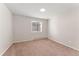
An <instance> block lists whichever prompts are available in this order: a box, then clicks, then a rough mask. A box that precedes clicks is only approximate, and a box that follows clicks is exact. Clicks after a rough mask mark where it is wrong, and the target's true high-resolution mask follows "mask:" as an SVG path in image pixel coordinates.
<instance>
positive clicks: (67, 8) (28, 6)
mask: <svg viewBox="0 0 79 59" xmlns="http://www.w3.org/2000/svg"><path fill="white" fill-rule="evenodd" d="M5 5H6V6H7V7H8V8H9V9H10V11H11V12H12V13H14V14H19V15H24V16H31V17H38V18H45V19H49V18H52V17H53V16H56V15H62V14H67V13H71V12H72V11H74V10H75V9H76V8H78V7H79V4H74V3H72V4H71V3H70V4H69V3H6V4H5ZM41 8H45V9H46V11H45V12H40V9H41Z"/></svg>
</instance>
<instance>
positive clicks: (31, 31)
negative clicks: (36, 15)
mask: <svg viewBox="0 0 79 59" xmlns="http://www.w3.org/2000/svg"><path fill="white" fill-rule="evenodd" d="M33 22H38V23H39V24H40V31H33V29H32V28H33V26H32V23H33ZM31 32H42V22H41V21H32V22H31Z"/></svg>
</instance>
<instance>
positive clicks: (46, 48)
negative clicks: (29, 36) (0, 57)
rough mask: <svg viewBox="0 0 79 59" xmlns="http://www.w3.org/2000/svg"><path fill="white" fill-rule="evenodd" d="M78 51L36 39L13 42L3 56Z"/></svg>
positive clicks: (65, 54) (68, 54)
mask: <svg viewBox="0 0 79 59" xmlns="http://www.w3.org/2000/svg"><path fill="white" fill-rule="evenodd" d="M78 55H79V51H76V50H73V49H71V48H69V47H66V46H64V45H61V44H59V43H56V42H54V41H51V40H49V39H38V40H33V41H29V42H21V43H15V44H13V45H12V46H11V47H10V48H9V49H8V50H7V52H6V53H5V54H4V56H78Z"/></svg>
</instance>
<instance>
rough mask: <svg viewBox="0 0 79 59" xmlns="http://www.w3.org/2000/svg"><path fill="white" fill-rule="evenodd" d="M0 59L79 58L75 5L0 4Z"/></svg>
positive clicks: (78, 16) (78, 8)
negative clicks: (13, 58) (3, 58)
mask: <svg viewBox="0 0 79 59" xmlns="http://www.w3.org/2000/svg"><path fill="white" fill-rule="evenodd" d="M0 55H1V56H79V3H0Z"/></svg>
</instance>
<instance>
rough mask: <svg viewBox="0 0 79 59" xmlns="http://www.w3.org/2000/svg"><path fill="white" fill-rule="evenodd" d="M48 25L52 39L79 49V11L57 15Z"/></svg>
mask: <svg viewBox="0 0 79 59" xmlns="http://www.w3.org/2000/svg"><path fill="white" fill-rule="evenodd" d="M48 26H49V38H50V39H52V40H55V41H57V42H59V43H61V44H64V45H66V46H69V47H71V48H74V49H76V50H79V11H75V10H74V11H73V12H71V13H65V14H64V13H63V14H62V15H61V14H60V15H55V16H53V18H52V19H50V21H49V25H48ZM53 38H55V39H53Z"/></svg>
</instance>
